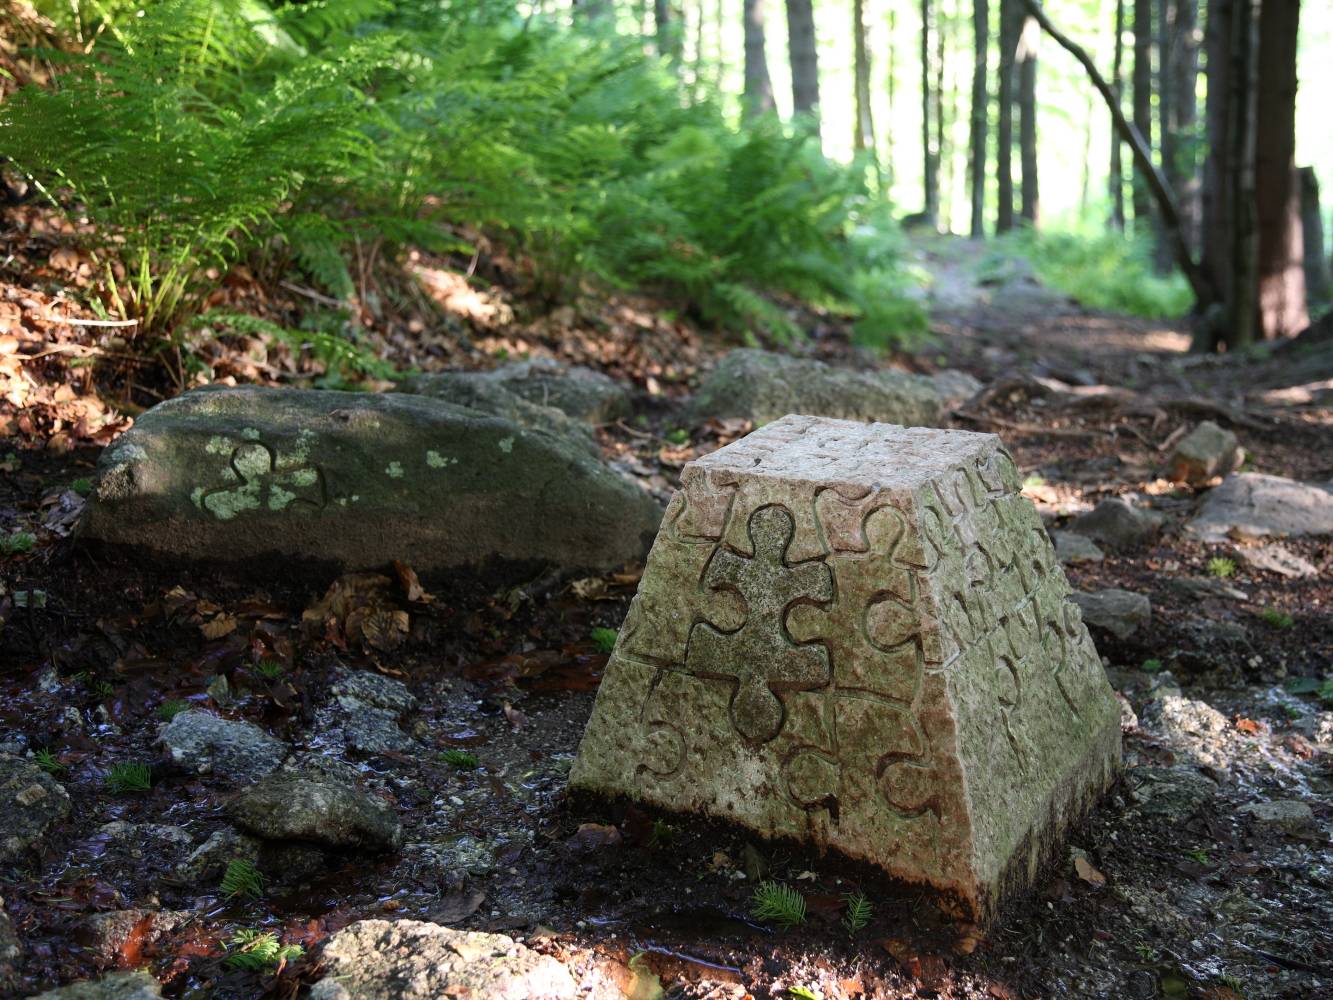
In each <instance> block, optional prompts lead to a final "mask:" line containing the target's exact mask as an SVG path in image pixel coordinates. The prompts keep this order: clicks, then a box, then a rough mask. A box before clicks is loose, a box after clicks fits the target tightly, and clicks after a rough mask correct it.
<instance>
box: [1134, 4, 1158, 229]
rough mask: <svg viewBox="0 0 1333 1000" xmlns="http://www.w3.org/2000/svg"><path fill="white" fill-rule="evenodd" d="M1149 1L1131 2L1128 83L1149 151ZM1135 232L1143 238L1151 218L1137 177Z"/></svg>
mask: <svg viewBox="0 0 1333 1000" xmlns="http://www.w3.org/2000/svg"><path fill="white" fill-rule="evenodd" d="M1152 36H1153V24H1152V0H1134V69H1133V74H1132V76H1131V79H1130V83H1131V87H1130V89H1131V96H1132V103H1133V106H1134V127H1135V128H1137V129H1138V130H1139V134H1140V135H1141V136H1143V141H1144V142H1146V143H1147V144H1148V148H1149V149H1154V148H1155V147H1156V144H1155V143H1154V141H1153V134H1154V130H1153V127H1152V126H1153V121H1152V78H1153V73H1152ZM1132 190H1133V203H1134V232H1135V235H1139V236H1142V235H1145V234H1146V233H1147V232H1148V231H1149V229H1148V225H1149V221H1150V219H1151V218H1152V200H1151V198H1150V196H1149V194H1148V190H1147V188H1145V187H1144V186H1143V183H1142V180H1141V179H1139V178H1138V177H1137V175H1136V177H1135V179H1134V182H1133V185H1132Z"/></svg>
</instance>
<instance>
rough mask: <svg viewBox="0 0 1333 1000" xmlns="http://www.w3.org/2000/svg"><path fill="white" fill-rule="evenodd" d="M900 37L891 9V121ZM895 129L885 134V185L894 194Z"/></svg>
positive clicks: (896, 16)
mask: <svg viewBox="0 0 1333 1000" xmlns="http://www.w3.org/2000/svg"><path fill="white" fill-rule="evenodd" d="M897 35H898V14H897V12H896V11H895V10H894V8H893V7H890V8H889V81H888V89H889V94H888V97H889V121H890V122H893V120H894V117H895V115H894V107H895V104H894V101H895V98H896V96H897V93H898V55H897V54H898V48H897V45H896V44H895V39H896V38H897ZM894 176H895V174H894V169H893V129H892V128H889V129H888V130H886V132H885V134H884V183H885V190H886V191H889V192H892V190H893V180H894Z"/></svg>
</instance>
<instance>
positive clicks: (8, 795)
mask: <svg viewBox="0 0 1333 1000" xmlns="http://www.w3.org/2000/svg"><path fill="white" fill-rule="evenodd" d="M68 815H69V793H68V792H66V791H65V786H64V785H62V784H60V782H58V781H56V780H55V779H54V778H52V777H51V776H50V775H49V774H47V773H46V772H45V771H43V770H42V769H41V768H40V767H38V766H37V765H36V764H34V763H33V762H32V761H30V760H25V759H24V758H22V757H14V756H12V755H10V754H0V864H3V863H5V862H8V861H13V860H15V859H16V858H18V857H20V856H22V854H23V852H24V851H26V850H27V849H28V848H30V847H31V846H32V845H33V844H35V843H37V842H38V841H40V840H41V839H42V837H43V836H44V835H45V834H46V832H47V831H48V830H50V829H51V827H53V826H54V825H55V824H56V823H58V822H60V821H61V820H62V819H64V818H65V817H66V816H68Z"/></svg>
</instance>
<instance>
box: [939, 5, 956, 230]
mask: <svg viewBox="0 0 1333 1000" xmlns="http://www.w3.org/2000/svg"><path fill="white" fill-rule="evenodd" d="M948 29H949V19H948V17H946V16H945V13H944V6H943V0H936V6H935V219H936V223H937V226H936V228H943V230H944V232H946V233H947V232H949V231H950V229H951V227H952V221H953V220H952V218H951V217H950V210H951V209H952V207H953V205H952V204H951V202H950V195H949V192H951V191H952V190H953V187H952V181H951V178H952V176H953V171H952V170H951V166H952V161H951V159H950V155H949V148H948V146H949V144H948V140H947V136H948V128H947V126H946V124H945V120H944V107H945V105H944V89H945V88H944V76H945V74H944V70H945V60H944V53H945V49H946V44H945V37H946V35H945V32H947V31H948Z"/></svg>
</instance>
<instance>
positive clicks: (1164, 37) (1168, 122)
mask: <svg viewBox="0 0 1333 1000" xmlns="http://www.w3.org/2000/svg"><path fill="white" fill-rule="evenodd" d="M1176 2H1177V0H1156V3H1157V23H1156V31H1155V33H1154V39H1153V48H1154V49H1155V50H1156V52H1157V71H1156V73H1155V74H1154V75H1153V80H1154V82H1155V84H1156V93H1157V108H1156V110H1157V115H1156V119H1157V120H1156V126H1157V136H1158V140H1157V147H1158V152H1159V155H1160V159H1161V163H1162V173H1164V174H1165V175H1166V179H1167V183H1169V184H1170V185H1171V189H1172V190H1173V191H1179V190H1180V184H1181V181H1182V180H1183V178H1182V177H1181V176H1180V170H1179V168H1178V167H1177V166H1176V157H1177V145H1176V139H1177V135H1176V130H1175V128H1174V127H1173V125H1174V123H1173V121H1172V118H1173V117H1174V114H1173V107H1174V104H1175V96H1174V94H1175V83H1176V80H1175V69H1174V68H1173V66H1172V62H1171V60H1172V51H1171V38H1172V35H1173V33H1174V30H1175V27H1174V26H1175V18H1176V10H1175V6H1176ZM1154 223H1155V225H1154V228H1155V229H1160V225H1157V224H1156V217H1155V216H1154ZM1153 259H1154V263H1155V265H1156V268H1157V271H1158V273H1161V274H1165V273H1166V272H1168V271H1170V269H1171V247H1170V245H1169V244H1168V243H1167V241H1166V240H1164V239H1162V238H1161V237H1160V233H1159V236H1158V239H1157V241H1156V244H1155V253H1154V258H1153Z"/></svg>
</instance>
